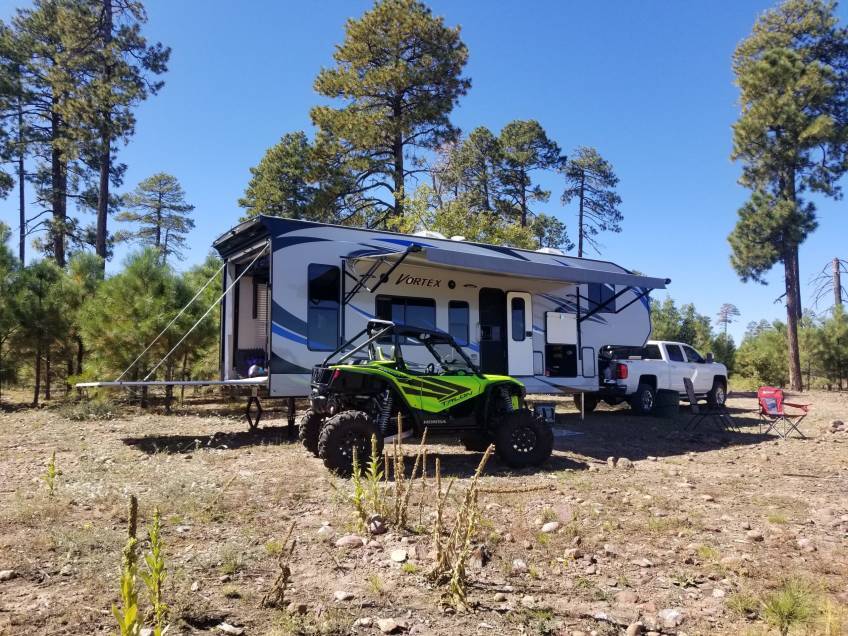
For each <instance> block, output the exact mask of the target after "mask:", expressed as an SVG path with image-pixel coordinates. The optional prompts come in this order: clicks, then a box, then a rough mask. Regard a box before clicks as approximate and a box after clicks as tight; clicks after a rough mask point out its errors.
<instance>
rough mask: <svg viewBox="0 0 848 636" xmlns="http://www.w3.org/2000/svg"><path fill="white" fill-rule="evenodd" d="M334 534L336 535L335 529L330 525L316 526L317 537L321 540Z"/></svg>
mask: <svg viewBox="0 0 848 636" xmlns="http://www.w3.org/2000/svg"><path fill="white" fill-rule="evenodd" d="M334 536H336V531H335V530H333V528H332V526H321V527H320V528H318V538H319V539H322V540H323V541H329V540H330V539H332V538H333V537H334Z"/></svg>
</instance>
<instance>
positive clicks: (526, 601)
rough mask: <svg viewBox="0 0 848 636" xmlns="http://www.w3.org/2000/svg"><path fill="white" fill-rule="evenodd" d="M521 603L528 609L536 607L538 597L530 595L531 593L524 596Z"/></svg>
mask: <svg viewBox="0 0 848 636" xmlns="http://www.w3.org/2000/svg"><path fill="white" fill-rule="evenodd" d="M521 605H522V606H523V607H526V608H527V609H534V608H535V607H536V597H534V596H530V595H529V594H527V595H525V596H522V597H521Z"/></svg>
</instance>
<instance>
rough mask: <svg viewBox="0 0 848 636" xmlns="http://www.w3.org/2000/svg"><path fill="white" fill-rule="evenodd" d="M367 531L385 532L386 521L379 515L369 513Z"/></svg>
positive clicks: (374, 532) (372, 532)
mask: <svg viewBox="0 0 848 636" xmlns="http://www.w3.org/2000/svg"><path fill="white" fill-rule="evenodd" d="M367 525H368V532H370V533H371V534H375V535H376V534H385V533H386V530H388V528H386V522H385V520H384V519H383V517H381V516H380V515H371V516H370V517H368V524H367Z"/></svg>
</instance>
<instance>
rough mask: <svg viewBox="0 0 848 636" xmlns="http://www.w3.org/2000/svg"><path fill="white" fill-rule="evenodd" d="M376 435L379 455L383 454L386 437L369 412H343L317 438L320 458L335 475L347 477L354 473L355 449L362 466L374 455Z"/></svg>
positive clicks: (330, 421) (327, 423)
mask: <svg viewBox="0 0 848 636" xmlns="http://www.w3.org/2000/svg"><path fill="white" fill-rule="evenodd" d="M372 435H376V436H377V453H379V454H380V456H382V454H383V437H382V436H381V435H380V433H379V431H378V430H377V426H376V424H374V422H373V421H371V418H370V417H368V414H367V413H364V412H362V411H343V412H341V413H339V414H338V415H334V416H333V417H331V418H330V419H328V420H327V421H326V422H325V423H324V426H323V427H322V428H321V434H320V435H319V436H318V457H320V458H321V459H323V460H324V465H325V466H326V467H327V468H329V469H330V470H331V471H333V472H334V473H336V474H338V475H341V476H343V477H348V476H350V474H351V473H352V472H353V449H354V448H356V454H357V457H358V458H359V463H360V465H361V466H363V467H364V466H365V463H366V462H367V461H368V458H369V456H370V455H371V436H372Z"/></svg>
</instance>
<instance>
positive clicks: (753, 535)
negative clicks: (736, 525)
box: [745, 530, 765, 541]
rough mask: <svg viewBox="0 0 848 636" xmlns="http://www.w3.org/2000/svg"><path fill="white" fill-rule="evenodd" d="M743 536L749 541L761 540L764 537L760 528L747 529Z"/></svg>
mask: <svg viewBox="0 0 848 636" xmlns="http://www.w3.org/2000/svg"><path fill="white" fill-rule="evenodd" d="M745 538H747V539H748V540H749V541H762V540H763V539H764V538H765V537H764V536H763V532H762V530H748V532H746V533H745Z"/></svg>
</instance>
